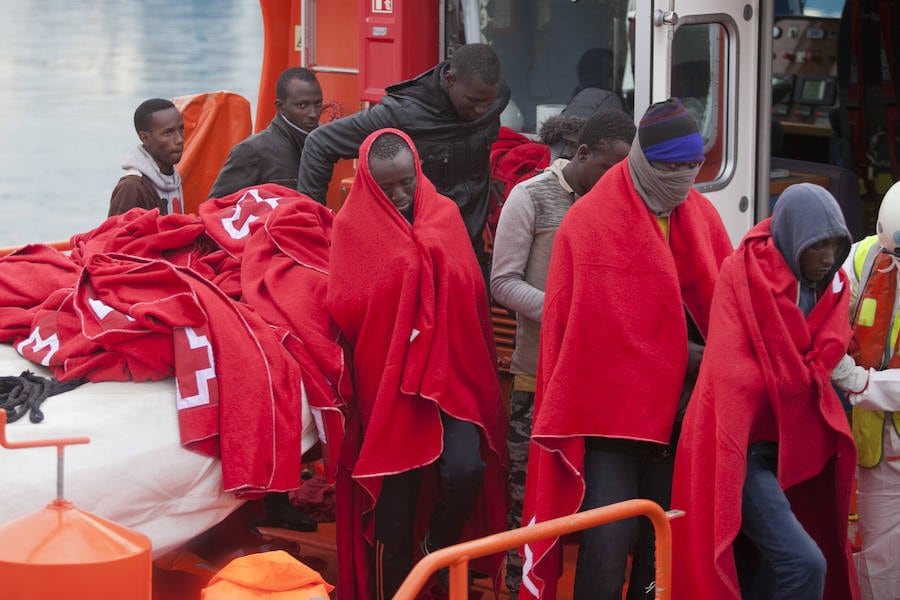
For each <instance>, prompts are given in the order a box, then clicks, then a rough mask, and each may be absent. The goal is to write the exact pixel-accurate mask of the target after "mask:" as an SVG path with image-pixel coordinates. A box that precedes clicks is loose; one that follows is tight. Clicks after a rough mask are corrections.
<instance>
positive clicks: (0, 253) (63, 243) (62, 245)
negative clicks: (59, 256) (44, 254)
mask: <svg viewBox="0 0 900 600" xmlns="http://www.w3.org/2000/svg"><path fill="white" fill-rule="evenodd" d="M40 244H41V245H43V246H50V247H51V248H53V249H55V250H59V251H60V252H66V251H68V250H70V249H71V246H70V245H69V240H58V241H55V242H40ZM26 245H27V244H22V245H20V246H9V247H6V248H0V258H2V257H4V256H8V255H10V254H12V253H13V252H15V251H16V250H21V249H22V248H24V247H25V246H26Z"/></svg>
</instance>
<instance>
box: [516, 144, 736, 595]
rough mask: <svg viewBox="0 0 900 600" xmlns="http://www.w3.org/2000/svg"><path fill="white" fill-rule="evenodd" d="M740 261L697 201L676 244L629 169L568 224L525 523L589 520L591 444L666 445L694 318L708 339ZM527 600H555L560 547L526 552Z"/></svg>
mask: <svg viewBox="0 0 900 600" xmlns="http://www.w3.org/2000/svg"><path fill="white" fill-rule="evenodd" d="M731 251H732V246H731V242H730V240H729V239H728V234H727V233H726V231H725V227H724V225H723V224H722V220H721V218H720V217H719V215H718V213H717V212H716V209H715V208H714V207H713V206H712V204H711V203H710V202H709V200H707V199H706V198H705V197H704V196H703V195H701V194H700V193H699V192H697V191H696V190H693V189H692V190H691V192H690V194H689V195H688V197H687V199H686V200H685V201H684V203H682V204H681V205H680V206H678V207H677V208H676V209H675V210H674V211H673V212H672V214H671V216H670V217H669V238H668V244H667V240H666V238H665V237H664V236H663V232H662V230H661V229H660V227H659V226H658V224H657V223H656V218H655V217H654V216H653V215H652V214H651V213H650V211H649V210H647V207H646V205H645V204H644V201H643V200H642V199H641V197H640V196H639V195H638V194H637V192H636V191H635V187H634V183H633V182H632V179H631V174H630V172H629V168H628V164H627V160H626V161H622V162H621V163H619V164H617V165H616V166H614V167H613V168H611V169H610V170H609V171H607V173H606V174H605V175H604V176H603V177H602V178H601V179H600V181H599V182H598V183H597V184H596V185H595V186H594V187H593V189H592V190H591V191H590V192H588V193H587V194H586V195H585V196H583V197H582V198H581V199H579V200H578V201H577V202H576V203H575V204H574V205H573V206H572V208H571V209H570V210H569V212H568V213H566V216H565V217H564V218H563V221H562V224H561V225H560V228H559V231H558V232H557V234H556V240H555V242H554V245H553V255H552V257H551V259H550V269H549V273H548V278H547V288H546V295H545V304H544V316H543V320H542V323H541V348H540V356H539V364H538V378H537V391H536V396H535V406H534V420H533V429H532V438H531V449H530V453H529V459H528V478H527V480H526V489H525V503H524V510H523V518H522V522H523V523H524V524H528V523H530V522H531V523H533V522H543V521H547V520H550V519H553V518H556V517H561V516H563V515H567V514H572V513H575V512H577V511H578V510H579V508H580V507H581V503H582V500H583V498H584V492H585V484H584V476H583V474H582V470H583V467H584V436H605V437H611V438H620V439H629V440H642V441H650V442H657V443H661V444H667V443H668V442H669V440H670V438H671V435H672V426H673V423H674V419H675V412H676V409H677V405H678V400H679V397H680V394H681V388H682V384H683V383H684V377H685V371H686V368H687V358H688V356H687V355H688V337H687V325H686V320H685V310H687V312H688V313H689V314H690V315H691V317H692V319H693V321H694V322H695V323H696V325H697V326H698V328H699V329H700V332H701V333H702V334H703V335H704V336H705V335H706V332H707V327H708V324H709V306H710V302H711V299H712V293H713V287H714V285H715V280H716V276H717V274H718V271H719V266H720V265H721V263H722V261H723V260H724V259H725V257H726V256H727V255H728V254H730V253H731ZM524 557H525V564H524V567H523V578H522V589H521V590H520V594H524V593H526V591H527V592H528V593H530V594H531V595H532V596H533V597H537V598H554V597H555V595H556V579H557V576H558V573H559V566H560V564H559V560H560V547H559V543H558V539H552V540H542V541H539V542H535V543H534V544H529V545H528V546H526V547H525V548H524Z"/></svg>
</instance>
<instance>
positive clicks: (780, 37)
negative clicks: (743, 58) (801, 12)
mask: <svg viewBox="0 0 900 600" xmlns="http://www.w3.org/2000/svg"><path fill="white" fill-rule="evenodd" d="M839 24H840V20H839V19H824V18H817V17H797V16H792V17H778V18H776V19H775V23H774V26H773V30H772V50H773V56H772V116H773V117H774V118H776V119H778V120H779V121H780V122H781V124H782V126H783V127H784V131H785V133H797V134H803V135H820V136H830V135H831V124H830V122H829V114H830V113H831V111H832V109H833V108H834V107H835V106H836V105H837V45H838V27H839Z"/></svg>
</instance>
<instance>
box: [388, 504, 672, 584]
mask: <svg viewBox="0 0 900 600" xmlns="http://www.w3.org/2000/svg"><path fill="white" fill-rule="evenodd" d="M683 514H684V513H683V512H681V511H675V510H673V511H669V512H668V513H667V512H665V511H663V509H662V508H661V507H660V506H659V504H656V503H655V502H653V501H651V500H642V499H637V500H627V501H625V502H618V503H616V504H610V505H609V506H601V507H600V508H594V509H592V510H586V511H584V512H580V513H575V514H574V515H568V516H565V517H560V518H558V519H552V520H550V521H545V522H543V523H538V524H536V525H532V526H529V527H520V528H519V529H512V530H510V531H505V532H503V533H497V534H494V535H490V536H488V537H484V538H480V539H477V540H472V541H470V542H464V543H462V544H456V545H455V546H449V547H447V548H443V549H441V550H438V551H436V552H432V553H431V554H429V555H427V556H425V557H424V558H423V559H422V560H420V561H419V562H418V564H416V566H415V567H414V568H413V570H412V571H411V572H410V574H409V575H408V576H407V577H406V580H405V581H404V582H403V585H401V586H400V589H399V590H397V593H396V594H395V595H394V600H414V598H416V597H417V595H418V594H419V592H420V590H421V589H422V588H423V587H424V586H425V584H426V583H427V581H428V579H429V578H430V577H431V575H432V574H433V573H435V572H437V571H438V569H442V568H444V567H450V596H449V598H450V600H466V599H467V598H468V597H469V578H468V573H467V570H468V567H469V560H471V559H473V558H479V557H481V556H487V555H489V554H494V553H497V552H502V551H505V550H509V549H511V548H518V547H520V546H523V545H525V544H527V543H530V542H534V541H536V540H543V539H548V538H555V537H560V536H563V535H566V534H568V533H572V532H574V531H581V530H582V529H589V528H591V527H594V526H596V525H602V524H604V523H610V522H612V521H619V520H622V519H629V518H631V517H637V516H641V515H643V516H645V517H647V518H649V519H650V522H651V523H652V524H653V530H654V531H655V532H656V599H657V600H668V599H669V598H671V596H672V589H671V588H672V530H671V528H670V527H669V519H673V518H676V517H680V516H682V515H683Z"/></svg>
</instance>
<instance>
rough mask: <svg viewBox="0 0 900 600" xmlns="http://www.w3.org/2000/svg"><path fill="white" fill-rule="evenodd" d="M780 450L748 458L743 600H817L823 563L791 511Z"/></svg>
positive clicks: (761, 448) (740, 554) (741, 551)
mask: <svg viewBox="0 0 900 600" xmlns="http://www.w3.org/2000/svg"><path fill="white" fill-rule="evenodd" d="M777 466H778V447H777V445H775V444H770V443H762V444H754V445H752V446H750V449H749V450H748V452H747V478H746V480H745V481H744V492H743V495H742V498H741V501H742V507H741V535H742V539H739V540H737V541H736V542H735V562H736V565H737V570H738V578H739V580H740V585H741V593H742V595H743V597H744V600H762V599H767V600H778V599H785V600H786V599H788V598H790V599H791V600H821V599H822V594H823V593H824V590H825V557H824V556H823V554H822V551H821V550H820V549H819V547H818V546H817V545H816V542H815V541H814V540H813V539H812V538H811V537H810V535H809V534H808V533H806V530H805V529H803V526H802V525H801V524H800V522H799V521H798V520H797V517H795V516H794V513H793V512H792V511H791V506H790V504H789V503H788V500H787V498H786V497H785V495H784V492H783V491H782V489H781V486H780V485H779V484H778V480H777V479H776V477H775V473H776V469H777Z"/></svg>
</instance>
